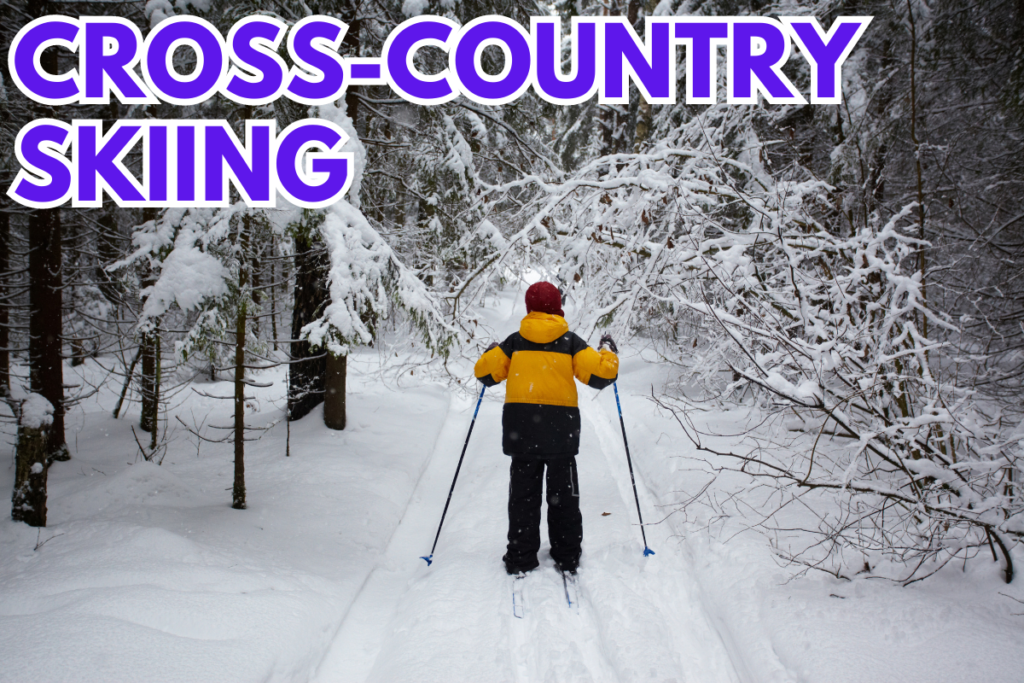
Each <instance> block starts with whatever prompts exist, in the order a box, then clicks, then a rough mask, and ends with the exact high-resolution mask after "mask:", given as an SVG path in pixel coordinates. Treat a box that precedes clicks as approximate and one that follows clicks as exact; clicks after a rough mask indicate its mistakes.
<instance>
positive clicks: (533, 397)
mask: <svg viewBox="0 0 1024 683" xmlns="http://www.w3.org/2000/svg"><path fill="white" fill-rule="evenodd" d="M526 313H527V315H526V317H525V318H523V320H522V323H521V324H520V327H519V332H516V333H514V334H512V335H510V336H509V337H508V339H506V340H505V341H503V342H502V343H501V344H498V343H494V344H491V345H490V346H489V347H488V349H487V351H486V352H485V353H484V355H483V356H481V357H480V360H478V361H477V363H476V368H475V374H476V378H477V379H478V380H480V381H481V382H483V383H484V384H485V385H486V386H489V387H491V386H494V385H495V384H498V383H499V382H501V381H503V380H505V379H508V385H507V390H506V393H505V406H504V410H503V412H502V417H501V426H502V442H501V445H502V449H503V450H504V452H505V454H506V455H510V456H512V466H511V472H510V481H509V491H508V494H509V495H508V550H507V552H506V553H505V555H504V557H503V558H502V559H503V560H504V562H505V570H506V571H507V572H508V573H509V574H521V573H525V572H528V571H530V570H532V569H535V568H536V567H537V566H538V565H539V562H538V561H537V552H538V551H539V550H540V509H541V492H542V484H543V481H542V478H543V475H544V472H545V469H546V470H547V501H548V536H549V538H550V540H551V558H552V559H553V560H554V561H555V567H556V568H557V569H558V570H559V571H561V572H563V573H565V572H569V573H570V574H575V573H576V568H577V567H578V566H579V561H580V553H581V548H580V544H581V543H582V541H583V517H582V516H581V515H580V499H579V480H578V478H577V474H576V454H577V453H578V452H579V444H580V410H579V408H578V407H577V403H576V383H575V382H574V381H573V376H575V377H576V379H578V380H579V381H580V382H582V383H583V384H586V385H587V386H590V387H593V388H595V389H603V388H604V387H606V386H608V385H610V384H611V383H612V382H614V381H615V380H616V378H617V377H618V372H619V359H618V356H616V355H615V354H616V353H617V352H618V349H617V348H616V347H615V342H614V341H612V338H611V336H609V335H604V336H603V337H601V343H600V350H598V351H595V350H594V349H592V348H590V347H589V346H587V343H586V342H585V341H583V340H582V339H581V338H580V337H579V336H577V335H576V334H575V333H573V332H570V331H569V325H568V324H567V323H566V322H565V318H564V317H563V316H564V315H565V314H564V313H563V312H562V297H561V294H560V293H559V291H558V289H557V288H556V287H555V286H554V285H552V284H550V283H548V282H538V283H536V284H533V285H531V286H530V288H529V289H528V290H526Z"/></svg>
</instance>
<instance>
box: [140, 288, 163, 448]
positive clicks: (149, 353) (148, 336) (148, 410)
mask: <svg viewBox="0 0 1024 683" xmlns="http://www.w3.org/2000/svg"><path fill="white" fill-rule="evenodd" d="M142 284H143V286H144V287H145V286H147V284H146V281H144V282H143V283H142ZM150 284H152V282H151V281H150ZM158 341H159V339H158V334H157V333H156V332H155V331H149V332H144V333H143V334H142V339H141V340H140V342H139V350H140V353H141V356H142V372H141V374H140V375H139V394H141V399H142V414H141V415H140V416H139V427H140V428H141V429H142V431H144V432H155V431H156V415H157V410H158V408H157V400H158V393H159V391H160V387H159V384H158V380H157V369H156V368H157V353H158V352H157V348H158V346H157V342H158Z"/></svg>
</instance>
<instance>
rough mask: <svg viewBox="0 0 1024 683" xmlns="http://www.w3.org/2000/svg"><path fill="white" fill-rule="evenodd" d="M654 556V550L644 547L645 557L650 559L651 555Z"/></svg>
mask: <svg viewBox="0 0 1024 683" xmlns="http://www.w3.org/2000/svg"><path fill="white" fill-rule="evenodd" d="M653 554H654V551H653V550H651V549H650V548H647V547H644V557H648V556H649V555H653Z"/></svg>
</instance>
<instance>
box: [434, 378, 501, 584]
mask: <svg viewBox="0 0 1024 683" xmlns="http://www.w3.org/2000/svg"><path fill="white" fill-rule="evenodd" d="M485 391H487V385H486V384H485V385H484V386H482V387H481V388H480V398H478V399H477V400H476V410H474V411H473V421H472V422H470V423H469V431H468V432H467V433H466V443H464V444H462V455H460V456H459V464H458V465H457V466H456V467H455V476H454V477H453V478H452V487H451V488H450V489H448V500H446V501H445V502H444V511H443V512H441V523H440V524H438V525H437V535H435V536H434V545H432V546H431V547H430V554H429V555H423V556H422V557H420V559H421V560H423V561H424V562H426V563H427V566H428V567H429V566H430V565H431V564H433V563H434V549H435V548H437V539H439V538H441V527H442V526H444V516H445V515H447V514H448V505H449V504H450V503H451V502H452V493H454V492H455V482H456V481H458V480H459V470H461V469H462V459H463V458H465V457H466V448H468V447H469V437H470V436H471V435H472V434H473V426H474V425H475V424H476V416H477V413H479V412H480V403H481V402H482V401H483V400H484V392H485Z"/></svg>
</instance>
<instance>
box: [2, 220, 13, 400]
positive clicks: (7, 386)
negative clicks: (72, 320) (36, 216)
mask: <svg viewBox="0 0 1024 683" xmlns="http://www.w3.org/2000/svg"><path fill="white" fill-rule="evenodd" d="M5 208H7V202H6V201H3V202H0V396H10V394H11V352H10V349H9V346H10V343H11V335H10V330H8V328H7V326H8V324H10V316H9V315H8V310H10V309H9V308H8V306H10V303H11V302H10V301H8V300H7V287H6V286H5V285H6V280H7V277H8V274H7V270H8V269H9V268H10V267H11V263H10V260H11V259H10V254H11V215H10V214H9V213H7V212H6V211H4V210H3V209H5Z"/></svg>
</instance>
